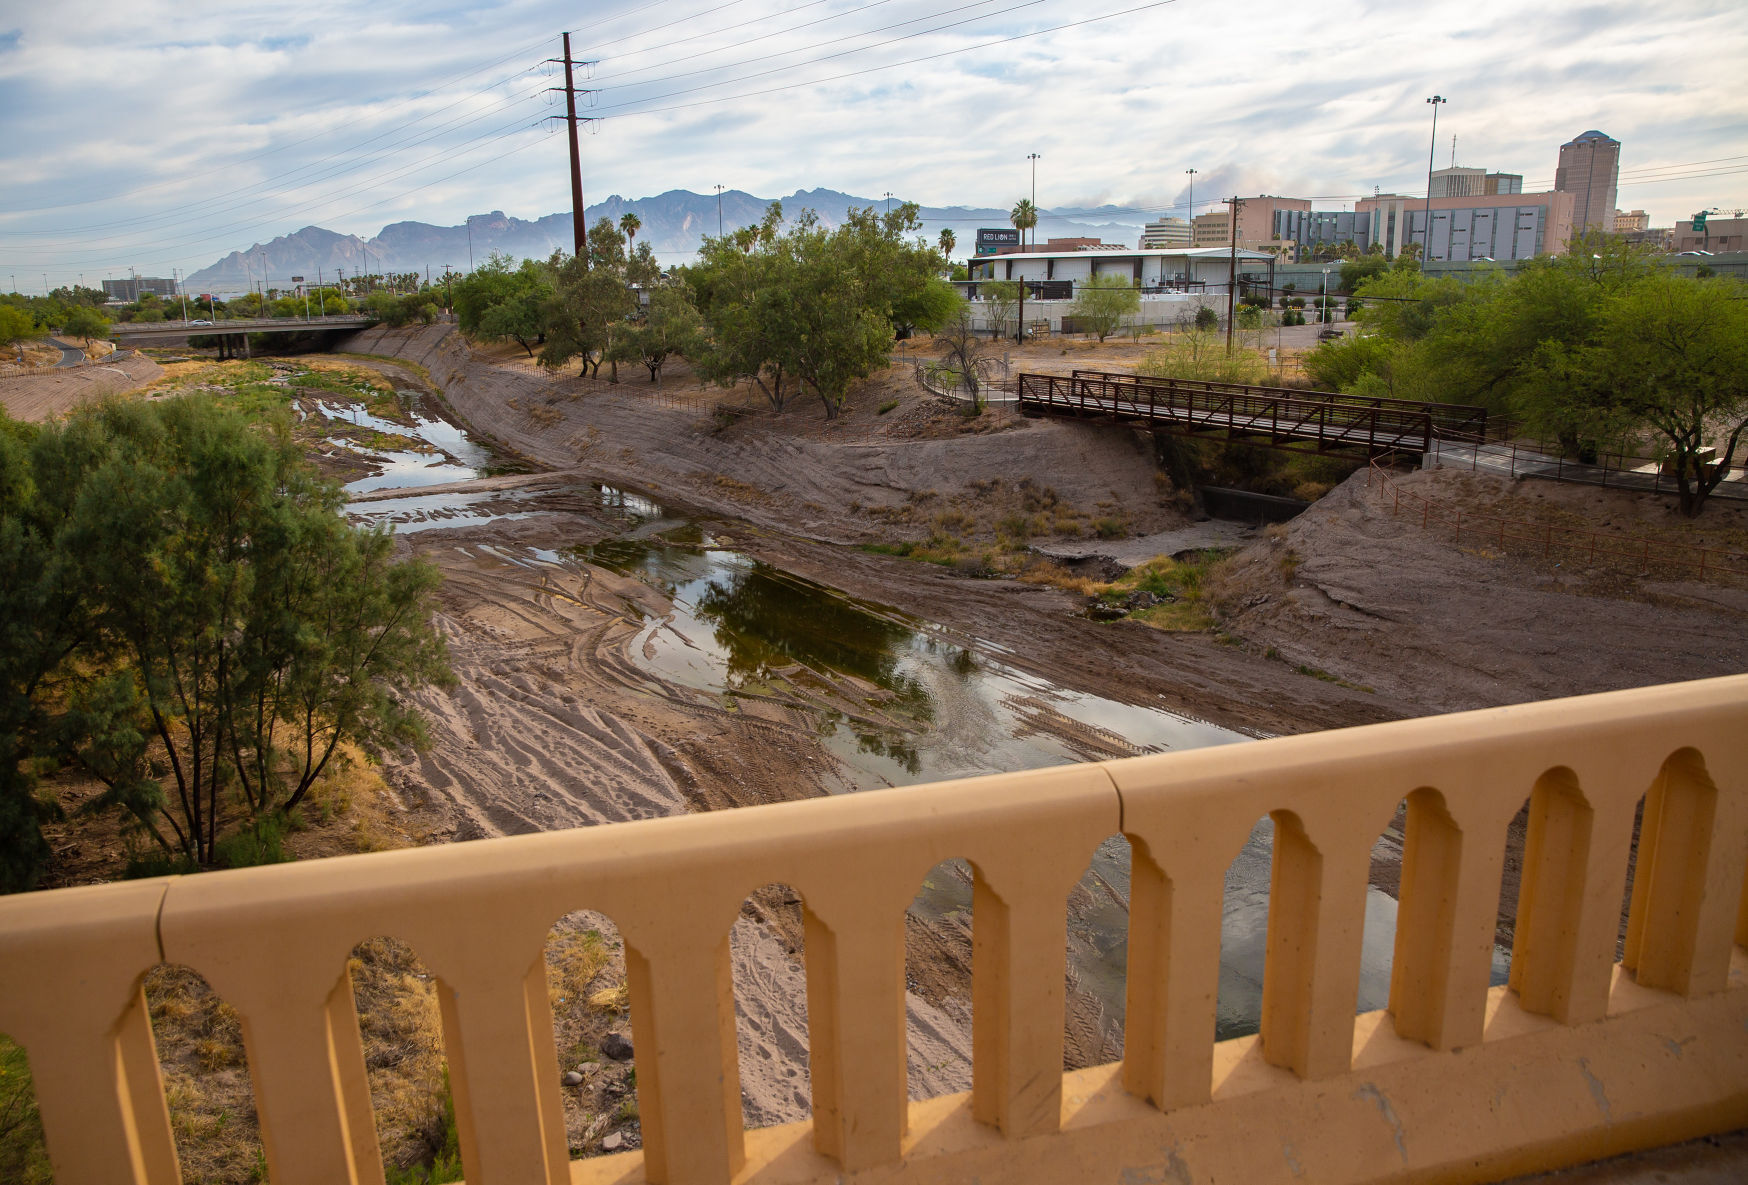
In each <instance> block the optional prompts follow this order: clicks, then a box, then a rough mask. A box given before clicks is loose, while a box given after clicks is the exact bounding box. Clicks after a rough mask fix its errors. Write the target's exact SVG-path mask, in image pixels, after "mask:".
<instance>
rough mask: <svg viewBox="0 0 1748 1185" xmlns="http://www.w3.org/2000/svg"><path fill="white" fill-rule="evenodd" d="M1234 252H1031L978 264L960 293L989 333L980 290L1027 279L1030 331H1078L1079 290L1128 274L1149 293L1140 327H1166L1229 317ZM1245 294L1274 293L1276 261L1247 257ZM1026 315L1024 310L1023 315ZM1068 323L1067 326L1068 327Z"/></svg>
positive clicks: (1243, 258)
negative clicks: (1203, 314) (1209, 316)
mask: <svg viewBox="0 0 1748 1185" xmlns="http://www.w3.org/2000/svg"><path fill="white" fill-rule="evenodd" d="M1233 263H1234V260H1233V257H1232V251H1231V248H1230V247H1177V248H1169V249H1163V250H1152V249H1147V248H1140V249H1132V248H1127V247H1120V248H1119V247H1109V248H1106V249H1103V250H1097V251H1045V250H1029V251H1016V252H1012V253H1009V254H1003V255H1001V256H999V257H991V258H984V259H973V260H972V261H971V278H970V280H969V281H966V282H964V283H961V284H960V285H959V288H960V289H961V290H962V291H963V292H964V293H965V296H966V297H967V298H968V299H969V300H970V301H971V302H972V306H971V307H972V315H973V317H974V318H975V319H976V320H977V321H978V322H979V323H980V324H979V327H980V328H989V327H990V325H989V321H988V317H987V310H988V309H989V308H990V307H991V306H989V305H987V304H985V303H984V299H985V297H986V295H987V294H985V293H983V292H981V291H980V288H981V286H982V285H984V284H987V283H988V282H989V281H991V280H1018V281H1021V282H1022V283H1023V285H1024V288H1025V293H1026V307H1025V312H1024V317H1025V322H1026V327H1027V330H1028V332H1041V331H1045V330H1047V331H1048V332H1052V333H1058V332H1073V331H1074V327H1073V326H1074V322H1073V317H1074V295H1075V289H1076V288H1077V287H1078V286H1079V285H1080V284H1082V283H1084V282H1085V281H1087V280H1089V279H1091V278H1092V277H1094V276H1121V277H1122V278H1123V279H1125V280H1127V281H1129V282H1130V283H1132V284H1135V285H1136V286H1137V287H1139V288H1140V289H1141V308H1140V311H1139V312H1138V313H1136V314H1135V316H1134V317H1133V318H1132V320H1133V322H1134V324H1136V325H1141V326H1154V327H1163V326H1170V325H1176V324H1179V323H1181V322H1184V321H1187V320H1189V319H1191V318H1193V317H1194V316H1195V315H1196V311H1197V310H1198V309H1201V308H1203V307H1207V308H1212V309H1213V310H1214V311H1215V312H1216V313H1218V314H1219V315H1220V316H1225V314H1226V306H1227V290H1228V288H1229V287H1230V279H1231V276H1232V267H1233ZM1236 263H1237V265H1238V294H1239V295H1240V296H1242V295H1243V294H1244V293H1245V292H1247V291H1252V290H1254V291H1272V290H1273V287H1274V264H1275V257H1274V256H1273V255H1270V254H1268V253H1267V252H1263V251H1239V252H1238V255H1237V260H1236ZM1015 315H1016V316H1018V315H1020V314H1019V311H1018V310H1017V309H1016V310H1015ZM1065 318H1066V321H1065Z"/></svg>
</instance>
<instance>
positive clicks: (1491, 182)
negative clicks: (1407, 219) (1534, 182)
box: [1432, 165, 1523, 198]
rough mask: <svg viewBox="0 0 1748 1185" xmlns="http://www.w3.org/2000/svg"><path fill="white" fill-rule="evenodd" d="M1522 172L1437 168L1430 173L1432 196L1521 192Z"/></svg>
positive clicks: (1478, 195)
mask: <svg viewBox="0 0 1748 1185" xmlns="http://www.w3.org/2000/svg"><path fill="white" fill-rule="evenodd" d="M1522 192H1523V174H1521V173H1489V172H1488V171H1487V170H1486V169H1469V168H1459V167H1457V166H1454V165H1453V166H1452V167H1451V168H1448V169H1438V170H1436V171H1435V172H1434V173H1433V175H1432V196H1433V197H1435V198H1441V197H1481V196H1491V195H1494V194H1500V193H1522Z"/></svg>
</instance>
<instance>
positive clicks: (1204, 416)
mask: <svg viewBox="0 0 1748 1185" xmlns="http://www.w3.org/2000/svg"><path fill="white" fill-rule="evenodd" d="M1020 402H1021V405H1022V407H1023V406H1025V405H1026V404H1031V405H1033V406H1036V407H1042V408H1046V409H1051V408H1054V409H1060V410H1064V411H1069V412H1073V413H1076V414H1087V413H1092V414H1098V415H1118V416H1130V417H1134V418H1139V419H1147V420H1151V421H1154V422H1156V423H1162V424H1170V425H1178V426H1184V427H1189V428H1200V429H1207V428H1224V429H1226V430H1227V431H1228V432H1242V433H1247V434H1252V435H1267V436H1269V437H1270V439H1271V440H1273V441H1275V442H1277V443H1285V442H1291V441H1309V442H1314V443H1316V444H1317V446H1318V447H1319V448H1320V449H1332V448H1357V447H1364V448H1365V449H1366V450H1367V452H1368V453H1370V454H1378V453H1386V452H1391V451H1401V452H1424V451H1426V450H1427V448H1429V447H1430V445H1431V441H1432V419H1431V417H1430V416H1429V415H1428V414H1427V413H1426V412H1425V411H1406V410H1402V409H1398V408H1392V407H1384V406H1378V405H1376V404H1364V403H1328V402H1320V401H1315V400H1305V399H1297V398H1291V397H1288V396H1279V395H1272V394H1271V395H1256V394H1251V393H1247V392H1231V391H1221V390H1210V389H1207V388H1206V387H1203V386H1198V385H1189V386H1177V385H1174V384H1173V383H1172V382H1171V381H1170V380H1165V381H1158V382H1146V383H1138V382H1135V381H1132V380H1131V379H1130V378H1129V377H1127V376H1125V377H1122V378H1118V379H1098V378H1092V377H1088V376H1085V375H1082V376H1070V377H1067V378H1064V377H1063V376H1061V375H1035V374H1023V375H1021V376H1020Z"/></svg>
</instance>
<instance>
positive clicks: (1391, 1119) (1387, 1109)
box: [1353, 1082, 1408, 1164]
mask: <svg viewBox="0 0 1748 1185" xmlns="http://www.w3.org/2000/svg"><path fill="white" fill-rule="evenodd" d="M1353 1097H1354V1098H1356V1099H1368V1100H1370V1101H1371V1102H1372V1103H1374V1104H1376V1106H1377V1108H1378V1114H1380V1115H1382V1116H1383V1117H1384V1122H1385V1123H1388V1124H1389V1125H1390V1135H1391V1138H1393V1139H1394V1140H1395V1141H1396V1151H1397V1152H1398V1153H1400V1154H1401V1156H1402V1163H1403V1164H1407V1163H1408V1144H1407V1141H1406V1140H1405V1139H1404V1138H1403V1131H1402V1120H1401V1117H1399V1116H1398V1115H1397V1114H1396V1108H1395V1107H1392V1106H1391V1105H1390V1100H1389V1098H1388V1097H1387V1096H1386V1095H1385V1094H1384V1092H1383V1091H1381V1090H1379V1089H1378V1087H1377V1084H1376V1083H1372V1082H1368V1083H1366V1084H1365V1085H1364V1086H1362V1087H1360V1088H1359V1089H1358V1090H1356V1091H1354V1092H1353Z"/></svg>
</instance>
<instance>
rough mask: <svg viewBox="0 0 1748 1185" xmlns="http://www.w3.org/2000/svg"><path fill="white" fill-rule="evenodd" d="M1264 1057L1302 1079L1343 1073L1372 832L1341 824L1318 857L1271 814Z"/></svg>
mask: <svg viewBox="0 0 1748 1185" xmlns="http://www.w3.org/2000/svg"><path fill="white" fill-rule="evenodd" d="M1274 820H1275V840H1274V863H1273V867H1272V870H1271V872H1270V876H1269V921H1268V953H1267V955H1266V956H1265V958H1264V962H1263V989H1262V1046H1263V1056H1264V1057H1265V1058H1266V1059H1267V1060H1268V1061H1270V1062H1272V1063H1273V1064H1275V1065H1277V1066H1284V1067H1286V1068H1288V1069H1290V1070H1292V1071H1293V1072H1295V1073H1296V1074H1298V1075H1299V1076H1300V1077H1301V1078H1326V1077H1328V1076H1330V1075H1332V1074H1339V1073H1343V1072H1344V1071H1346V1070H1347V1069H1348V1068H1349V1066H1350V1065H1351V1063H1352V1058H1353V1020H1354V1006H1355V1003H1356V1001H1357V1000H1358V999H1359V984H1360V946H1361V940H1362V939H1363V937H1364V934H1365V918H1366V874H1367V871H1368V868H1369V857H1370V853H1371V842H1370V839H1371V837H1370V836H1369V835H1360V834H1356V833H1352V832H1351V831H1350V832H1346V833H1343V834H1342V835H1341V838H1340V839H1339V840H1337V841H1335V843H1336V844H1339V846H1334V845H1332V846H1331V849H1330V852H1329V853H1328V855H1327V856H1326V855H1325V854H1324V853H1323V852H1322V851H1320V850H1319V849H1318V846H1317V845H1316V844H1315V843H1314V842H1313V841H1312V840H1311V838H1310V836H1309V835H1307V834H1306V831H1305V828H1304V825H1303V824H1302V823H1301V822H1300V820H1299V818H1298V816H1297V815H1295V814H1293V813H1292V812H1291V811H1276V812H1274Z"/></svg>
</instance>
